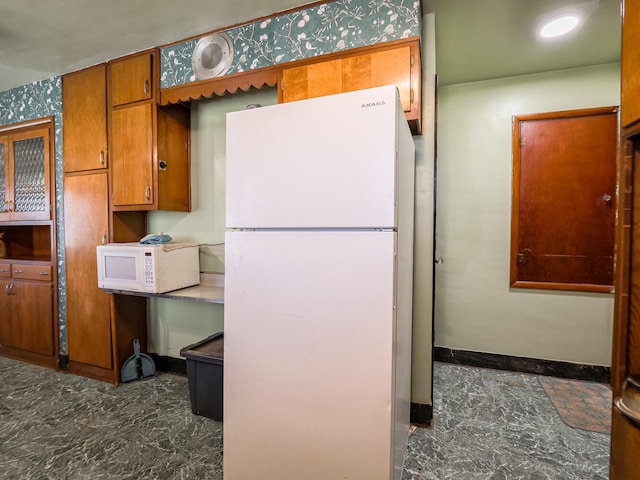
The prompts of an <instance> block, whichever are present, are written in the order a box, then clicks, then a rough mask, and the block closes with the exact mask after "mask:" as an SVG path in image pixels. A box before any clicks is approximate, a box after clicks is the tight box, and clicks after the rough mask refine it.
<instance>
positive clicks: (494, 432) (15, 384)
mask: <svg viewBox="0 0 640 480" xmlns="http://www.w3.org/2000/svg"><path fill="white" fill-rule="evenodd" d="M434 382H435V389H434V396H435V398H434V411H435V426H434V427H433V428H432V429H421V428H418V429H417V430H416V431H415V432H414V433H413V434H412V435H411V437H410V439H409V449H408V452H407V458H406V462H405V470H404V475H403V480H410V479H413V480H418V479H420V480H426V479H429V480H432V479H433V480H444V479H456V480H464V479H474V480H477V479H509V480H514V479H563V480H570V479H576V480H578V479H580V480H588V479H606V478H607V477H608V461H609V457H608V456H609V435H607V434H602V433H593V432H587V431H584V430H579V429H574V428H571V427H568V426H567V425H565V424H564V423H563V422H562V420H561V419H560V417H559V416H558V415H557V413H556V411H555V409H554V407H553V406H552V404H551V403H550V401H549V400H548V398H547V396H546V394H545V393H544V391H543V389H542V387H541V386H540V384H539V383H538V381H537V377H535V376H532V375H521V374H514V373H509V372H499V371H495V370H484V369H477V368H468V367H461V366H455V365H448V364H436V366H435V377H434ZM363 441H366V439H363ZM248 461H250V460H249V459H248ZM0 478H2V479H22V480H25V479H43V480H45V479H47V480H48V479H51V480H54V479H55V480H60V479H73V480H75V479H91V480H95V479H109V480H111V479H114V480H115V479H172V480H173V479H184V480H187V479H198V480H206V479H222V424H220V423H218V422H214V421H212V420H209V419H207V418H204V417H199V416H196V415H192V414H191V409H190V403H189V394H188V389H187V378H186V377H183V376H178V375H172V374H158V375H157V376H155V377H152V378H149V379H146V380H144V381H140V382H132V383H128V384H125V385H121V386H119V387H114V386H112V385H109V384H105V383H101V382H97V381H94V380H90V379H86V378H82V377H78V376H74V375H70V374H67V373H62V372H54V371H52V370H49V369H45V368H40V367H37V366H33V365H29V364H24V363H20V362H15V361H13V360H10V359H6V358H1V357H0ZM248 480H250V479H248ZM301 480H333V479H315V478H314V477H313V474H312V472H310V474H309V476H308V477H307V478H306V479H301Z"/></svg>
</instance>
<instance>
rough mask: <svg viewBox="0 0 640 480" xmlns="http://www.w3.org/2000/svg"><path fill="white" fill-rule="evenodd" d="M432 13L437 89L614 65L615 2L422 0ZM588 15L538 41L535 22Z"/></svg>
mask: <svg viewBox="0 0 640 480" xmlns="http://www.w3.org/2000/svg"><path fill="white" fill-rule="evenodd" d="M426 4H427V8H429V9H431V10H433V9H435V12H436V69H437V72H438V76H439V80H440V84H441V85H447V84H452V83H463V82H469V81H477V80H485V79H490V78H500V77H509V76H514V75H524V74H529V73H538V72H546V71H552V70H560V69H565V68H576V67H584V66H589V65H599V64H603V63H613V62H619V61H620V0H427V1H426ZM572 8H573V9H577V10H580V11H587V12H588V13H589V16H588V18H587V19H586V22H585V23H584V24H583V25H582V26H581V28H579V29H578V30H576V31H575V32H574V33H571V34H569V35H567V36H565V37H559V38H555V39H546V40H545V41H542V40H541V39H539V38H537V36H536V27H537V25H538V24H539V23H540V21H541V19H543V18H545V17H548V16H549V15H550V14H553V13H554V12H556V13H557V12H558V11H564V10H566V9H572Z"/></svg>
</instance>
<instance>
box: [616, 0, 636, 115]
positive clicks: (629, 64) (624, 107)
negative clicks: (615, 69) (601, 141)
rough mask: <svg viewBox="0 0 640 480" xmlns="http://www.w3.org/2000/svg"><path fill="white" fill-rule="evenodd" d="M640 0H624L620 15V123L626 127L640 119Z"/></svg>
mask: <svg viewBox="0 0 640 480" xmlns="http://www.w3.org/2000/svg"><path fill="white" fill-rule="evenodd" d="M638 10H640V0H625V1H624V8H623V15H622V63H621V78H622V81H621V112H620V116H621V123H622V127H628V126H630V125H632V124H634V123H636V122H637V121H638V120H640V76H639V75H638V74H637V72H638V71H640V55H638V47H637V45H638V44H640V15H638Z"/></svg>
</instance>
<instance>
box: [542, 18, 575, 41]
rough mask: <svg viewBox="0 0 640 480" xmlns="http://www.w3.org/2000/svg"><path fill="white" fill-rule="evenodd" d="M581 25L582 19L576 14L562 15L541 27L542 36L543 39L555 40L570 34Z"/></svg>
mask: <svg viewBox="0 0 640 480" xmlns="http://www.w3.org/2000/svg"><path fill="white" fill-rule="evenodd" d="M579 23H580V17H578V15H576V14H568V15H562V16H560V17H554V18H552V19H550V20H548V21H547V22H545V23H544V24H543V25H542V26H541V27H540V30H539V32H540V36H541V37H543V38H553V37H559V36H560V35H564V34H565V33H569V32H570V31H571V30H573V29H574V28H576V27H577V26H578V24H579Z"/></svg>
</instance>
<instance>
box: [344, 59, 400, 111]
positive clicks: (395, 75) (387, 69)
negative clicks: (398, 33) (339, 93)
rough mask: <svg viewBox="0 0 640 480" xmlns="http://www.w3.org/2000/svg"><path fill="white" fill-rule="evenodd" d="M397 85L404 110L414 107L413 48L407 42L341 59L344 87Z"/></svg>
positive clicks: (355, 88)
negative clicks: (398, 45) (412, 105)
mask: <svg viewBox="0 0 640 480" xmlns="http://www.w3.org/2000/svg"><path fill="white" fill-rule="evenodd" d="M383 85H395V86H396V87H398V91H399V93H400V101H401V102H402V108H403V109H404V111H405V112H409V111H410V110H411V103H412V102H411V48H410V47H408V46H403V47H398V48H394V49H392V50H383V51H381V52H374V53H370V54H367V55H358V56H357V57H349V58H345V59H344V60H343V62H342V90H343V91H344V92H352V91H354V90H362V89H365V88H373V87H380V86H383Z"/></svg>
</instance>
